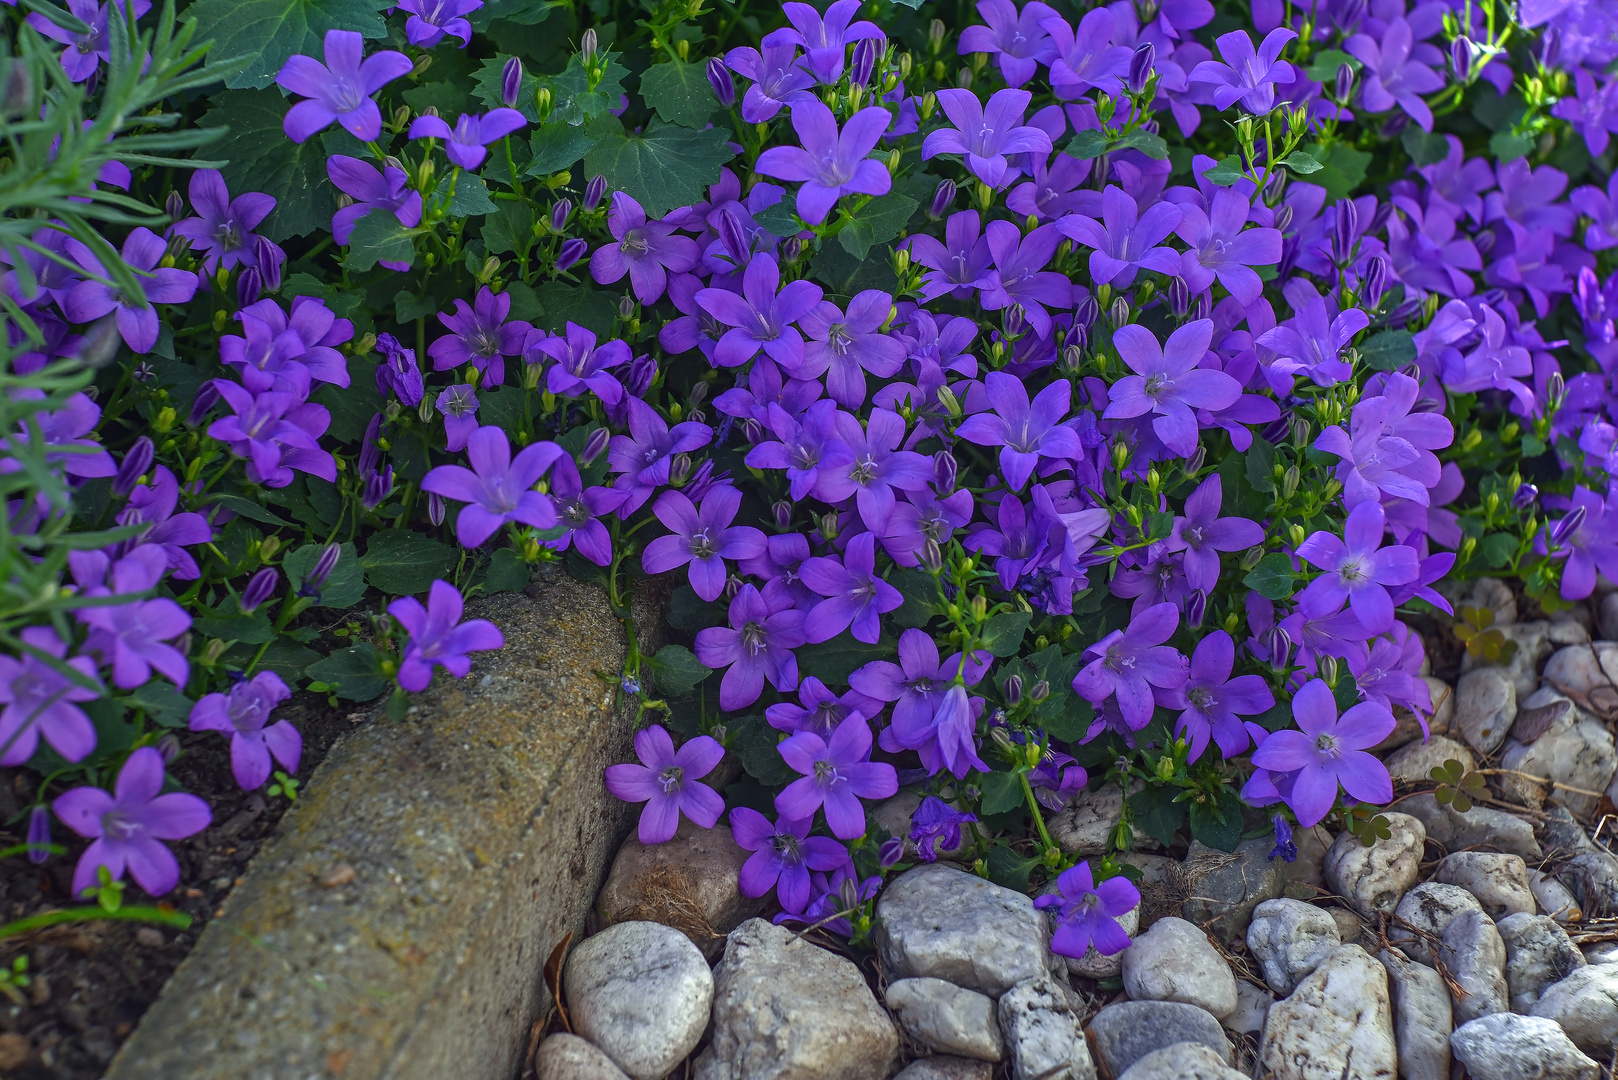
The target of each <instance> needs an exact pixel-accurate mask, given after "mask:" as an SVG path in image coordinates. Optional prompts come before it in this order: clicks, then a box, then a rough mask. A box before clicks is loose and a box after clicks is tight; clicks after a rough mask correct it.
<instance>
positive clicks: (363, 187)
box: [243, 154, 421, 272]
mask: <svg viewBox="0 0 1618 1080" xmlns="http://www.w3.org/2000/svg"><path fill="white" fill-rule="evenodd" d="M326 175H327V176H328V177H330V178H331V182H332V184H333V185H334V186H335V187H336V188H337V190H339V191H341V192H342V193H343V194H345V195H347V196H348V197H349V198H351V199H353V200H354V201H353V202H352V203H350V204H349V205H348V206H345V207H343V208H342V209H340V210H338V211H337V213H335V214H333V215H332V219H331V238H332V240H333V241H335V242H336V243H338V244H346V243H348V241H349V237H351V236H352V235H353V233H354V224H355V222H357V221H359V219H360V218H362V217H364V216H365V215H366V214H369V213H370V212H371V211H372V210H385V211H387V212H388V213H390V214H392V215H393V216H394V218H396V219H397V220H398V222H399V224H400V225H403V226H404V227H405V228H407V229H413V228H415V227H416V226H417V225H420V224H421V192H419V191H414V190H412V189H411V187H410V178H409V177H408V176H406V175H405V174H404V172H403V171H402V170H399V169H395V168H394V167H393V166H392V165H388V166H385V167H384V168H383V169H382V170H381V171H380V172H378V171H377V168H376V166H375V165H372V164H371V163H370V162H368V161H361V160H360V159H359V158H354V157H346V156H344V155H342V154H333V155H332V156H331V157H329V158H327V159H326ZM243 197H244V198H246V196H243ZM264 198H269V196H267V195H266V196H264ZM382 265H383V266H384V267H386V268H387V269H389V270H397V271H400V272H403V271H405V270H408V269H410V264H409V263H408V262H402V261H400V260H398V259H386V260H382Z"/></svg>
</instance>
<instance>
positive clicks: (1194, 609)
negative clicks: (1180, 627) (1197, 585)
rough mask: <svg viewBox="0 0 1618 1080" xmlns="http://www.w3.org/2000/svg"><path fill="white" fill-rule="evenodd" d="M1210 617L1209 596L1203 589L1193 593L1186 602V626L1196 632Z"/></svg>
mask: <svg viewBox="0 0 1618 1080" xmlns="http://www.w3.org/2000/svg"><path fill="white" fill-rule="evenodd" d="M1207 615H1208V594H1207V593H1205V592H1203V591H1202V590H1201V589H1197V590H1195V591H1194V592H1192V594H1191V596H1190V598H1189V599H1187V600H1186V602H1185V625H1186V626H1188V627H1190V628H1191V629H1193V630H1195V629H1196V628H1197V627H1199V626H1201V625H1202V620H1203V619H1205V618H1206V617H1207Z"/></svg>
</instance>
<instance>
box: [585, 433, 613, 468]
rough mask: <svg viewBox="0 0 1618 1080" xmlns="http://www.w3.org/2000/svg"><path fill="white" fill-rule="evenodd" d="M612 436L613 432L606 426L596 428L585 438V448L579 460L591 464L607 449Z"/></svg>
mask: <svg viewBox="0 0 1618 1080" xmlns="http://www.w3.org/2000/svg"><path fill="white" fill-rule="evenodd" d="M611 438H612V432H611V431H609V430H607V429H606V428H596V429H595V430H594V431H592V432H590V435H589V437H588V438H586V439H585V440H584V449H583V450H582V451H581V452H580V453H579V460H580V461H582V462H584V464H586V465H589V464H590V463H591V462H593V461H595V459H596V458H598V457H600V456H601V455H602V453H603V451H605V450H606V449H607V443H608V441H609V440H610V439H611Z"/></svg>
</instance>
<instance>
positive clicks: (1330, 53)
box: [1305, 49, 1365, 86]
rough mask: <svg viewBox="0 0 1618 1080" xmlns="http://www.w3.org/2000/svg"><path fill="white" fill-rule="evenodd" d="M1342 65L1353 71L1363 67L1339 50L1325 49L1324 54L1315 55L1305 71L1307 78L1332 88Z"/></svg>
mask: <svg viewBox="0 0 1618 1080" xmlns="http://www.w3.org/2000/svg"><path fill="white" fill-rule="evenodd" d="M1344 64H1347V65H1348V66H1349V67H1351V68H1353V69H1354V70H1355V71H1359V70H1360V69H1361V68H1363V67H1364V66H1365V65H1364V64H1362V63H1360V62H1359V60H1358V59H1357V58H1355V57H1353V56H1350V55H1349V54H1348V53H1346V52H1343V51H1342V50H1341V49H1326V50H1325V51H1324V52H1318V53H1315V56H1314V60H1313V61H1312V62H1311V63H1310V64H1309V67H1308V68H1306V69H1305V70H1307V71H1308V73H1309V77H1310V78H1311V79H1313V80H1315V82H1317V83H1324V84H1326V85H1327V86H1332V85H1334V84H1335V83H1336V82H1337V69H1338V68H1340V67H1342V66H1343V65H1344Z"/></svg>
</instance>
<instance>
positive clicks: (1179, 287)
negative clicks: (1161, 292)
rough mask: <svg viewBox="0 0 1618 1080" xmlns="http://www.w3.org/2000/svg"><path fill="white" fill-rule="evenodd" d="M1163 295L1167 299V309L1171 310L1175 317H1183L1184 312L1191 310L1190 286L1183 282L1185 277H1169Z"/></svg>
mask: <svg viewBox="0 0 1618 1080" xmlns="http://www.w3.org/2000/svg"><path fill="white" fill-rule="evenodd" d="M1165 297H1166V298H1167V300H1168V304H1169V311H1171V312H1173V313H1174V316H1175V317H1176V318H1180V319H1183V318H1185V316H1186V313H1187V312H1189V311H1190V310H1191V286H1189V285H1187V284H1186V283H1185V278H1182V277H1175V278H1170V279H1169V287H1168V291H1167V293H1165Z"/></svg>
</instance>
